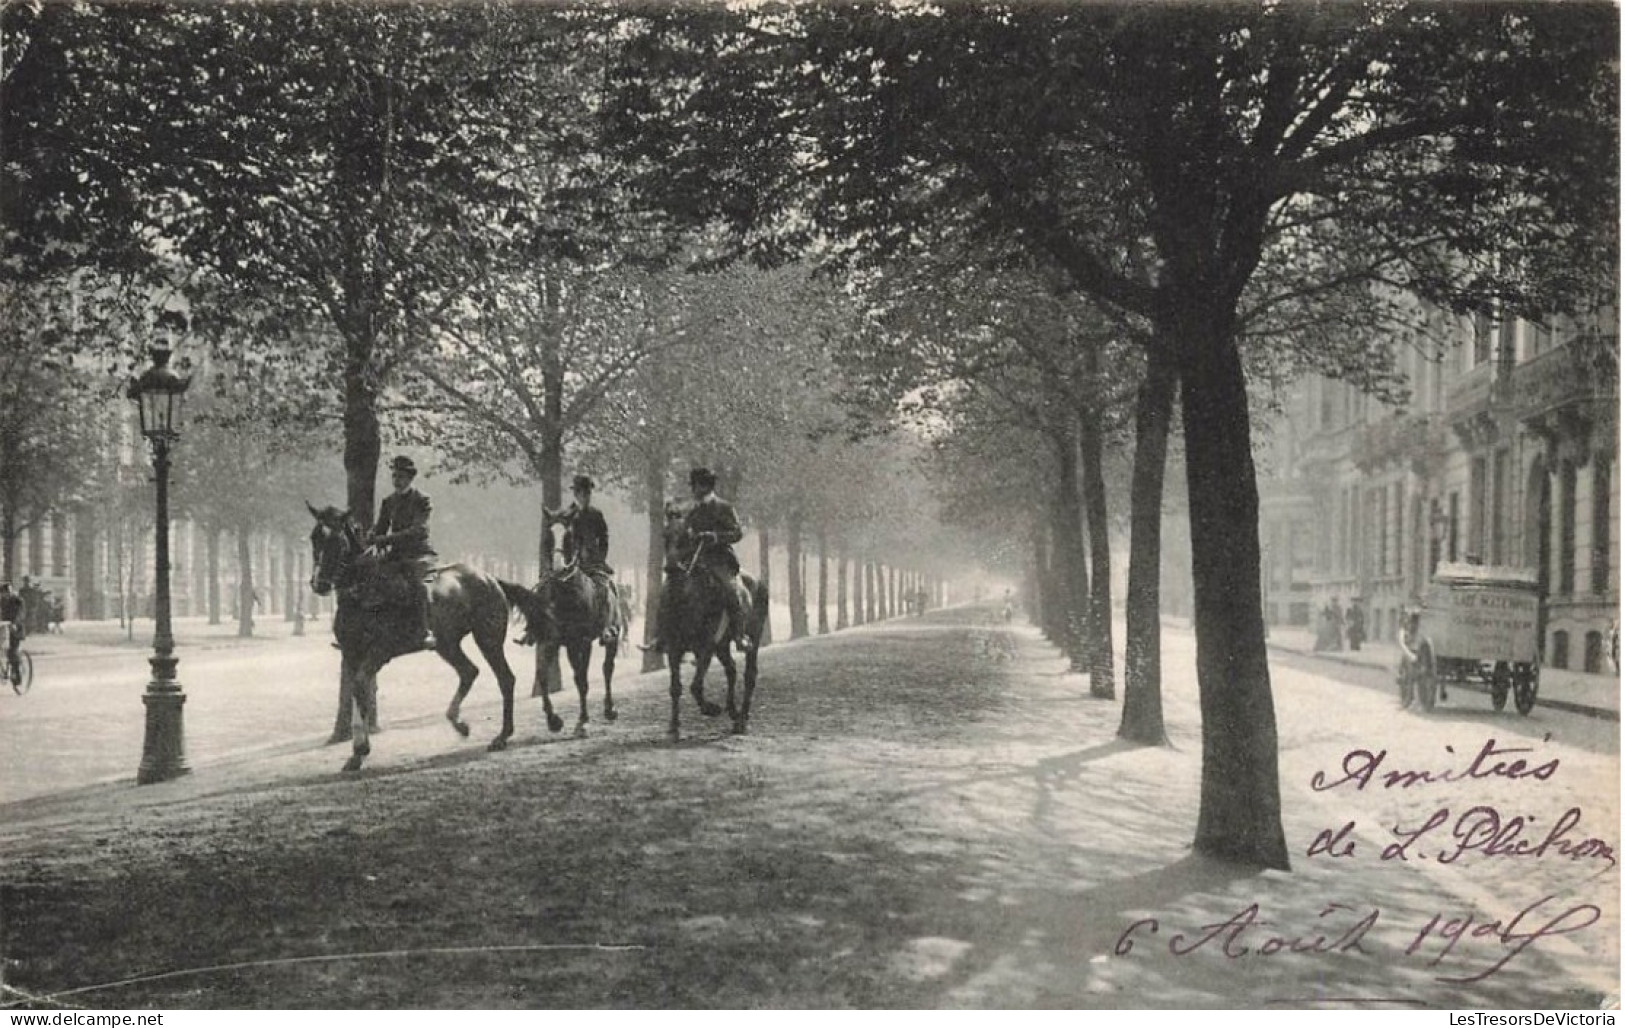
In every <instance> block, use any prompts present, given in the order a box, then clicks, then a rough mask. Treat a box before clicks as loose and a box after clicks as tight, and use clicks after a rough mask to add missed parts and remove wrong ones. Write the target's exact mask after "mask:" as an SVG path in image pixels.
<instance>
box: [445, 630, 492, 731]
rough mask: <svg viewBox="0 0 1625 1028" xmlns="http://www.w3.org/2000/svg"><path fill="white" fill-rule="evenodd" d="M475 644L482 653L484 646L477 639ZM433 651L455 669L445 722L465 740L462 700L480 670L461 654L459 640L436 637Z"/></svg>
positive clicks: (448, 636)
mask: <svg viewBox="0 0 1625 1028" xmlns="http://www.w3.org/2000/svg"><path fill="white" fill-rule="evenodd" d="M475 643H476V645H479V646H480V651H481V652H482V653H483V652H484V651H485V647H484V645H483V644H481V643H480V640H478V639H475ZM434 651H435V652H436V653H438V654H440V659H441V660H443V661H445V662H446V663H448V664H450V665H451V666H452V667H453V668H456V669H457V692H456V693H454V694H453V695H452V697H451V705H450V706H449V707H447V708H446V720H447V721H450V722H451V727H453V728H455V729H457V734H458V735H460V736H462V737H463V738H465V739H466V738H468V724H467V723H466V722H464V721H463V700H464V699H466V698H467V697H468V690H469V689H470V688H472V687H473V685H474V679H476V678H478V677H479V676H480V669H479V668H478V667H476V666H475V664H474V662H473V661H472V660H469V659H468V654H466V653H464V652H463V641H462V640H461V639H453V638H452V637H451V636H450V635H437V636H435V650H434ZM485 659H486V661H487V662H489V661H490V660H491V655H490V654H489V653H487V654H486V655H485Z"/></svg>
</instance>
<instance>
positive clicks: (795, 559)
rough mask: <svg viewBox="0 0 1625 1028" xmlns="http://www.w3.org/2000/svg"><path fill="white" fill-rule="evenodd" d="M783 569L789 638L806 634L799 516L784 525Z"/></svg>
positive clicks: (797, 637) (805, 584)
mask: <svg viewBox="0 0 1625 1028" xmlns="http://www.w3.org/2000/svg"><path fill="white" fill-rule="evenodd" d="M784 546H785V568H786V572H785V573H786V575H787V576H788V578H789V586H790V638H792V639H800V638H802V637H803V636H805V635H806V634H807V583H806V582H805V581H803V580H802V579H803V576H802V573H801V571H802V568H801V515H799V514H792V515H790V517H789V520H788V522H787V523H786V525H785V535H784Z"/></svg>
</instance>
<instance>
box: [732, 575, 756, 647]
mask: <svg viewBox="0 0 1625 1028" xmlns="http://www.w3.org/2000/svg"><path fill="white" fill-rule="evenodd" d="M728 620H729V621H731V622H733V629H734V631H733V636H734V642H735V643H737V644H738V645H739V648H740V649H742V650H748V649H750V648H751V645H752V643H753V642H754V640H753V639H752V637H751V634H750V621H749V620H748V619H747V617H746V614H745V602H744V600H743V598H741V597H740V595H739V592H738V590H735V589H729V590H728Z"/></svg>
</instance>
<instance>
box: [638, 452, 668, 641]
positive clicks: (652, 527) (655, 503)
mask: <svg viewBox="0 0 1625 1028" xmlns="http://www.w3.org/2000/svg"><path fill="white" fill-rule="evenodd" d="M670 463H671V459H670V457H668V455H667V454H666V451H665V450H664V449H661V448H656V450H655V452H654V453H652V454H650V455H649V459H648V462H647V463H645V464H644V466H643V502H644V505H645V506H646V507H647V508H648V510H649V515H648V517H649V556H648V559H647V560H646V561H645V562H644V567H643V574H644V577H645V578H646V579H647V580H648V588H646V589H644V590H643V645H645V646H648V645H650V644H651V643H653V642H654V641H655V633H656V632H657V631H659V629H660V590H661V589H663V588H664V587H665V584H666V583H665V579H664V577H663V576H664V575H665V571H666V533H665V528H666V471H667V468H668V466H669V465H670ZM665 666H666V658H665V657H664V656H662V655H661V654H658V653H655V652H654V651H653V650H644V651H643V670H645V671H658V670H660V669H661V668H663V667H665Z"/></svg>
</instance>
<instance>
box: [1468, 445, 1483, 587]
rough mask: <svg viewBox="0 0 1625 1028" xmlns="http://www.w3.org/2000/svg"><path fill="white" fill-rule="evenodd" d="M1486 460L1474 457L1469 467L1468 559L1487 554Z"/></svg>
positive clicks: (1479, 558)
mask: <svg viewBox="0 0 1625 1028" xmlns="http://www.w3.org/2000/svg"><path fill="white" fill-rule="evenodd" d="M1485 479H1486V475H1485V461H1484V458H1483V457H1474V458H1473V459H1472V463H1470V464H1469V465H1468V468H1467V559H1468V561H1481V560H1483V559H1484V556H1485V553H1484V551H1485V547H1484V540H1485V531H1484V528H1485V525H1484V520H1485V518H1484V512H1485V502H1484V501H1485V491H1486V489H1487V488H1488V486H1487V483H1486V481H1485Z"/></svg>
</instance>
